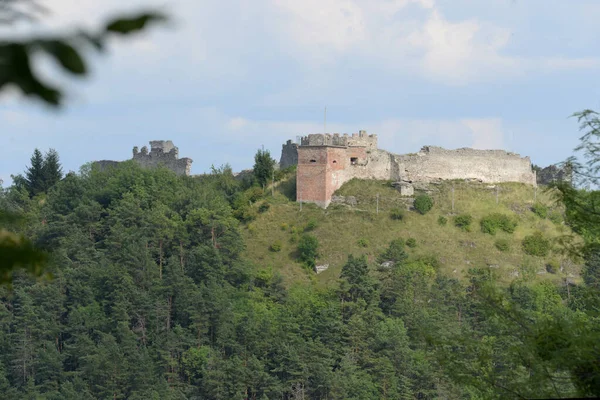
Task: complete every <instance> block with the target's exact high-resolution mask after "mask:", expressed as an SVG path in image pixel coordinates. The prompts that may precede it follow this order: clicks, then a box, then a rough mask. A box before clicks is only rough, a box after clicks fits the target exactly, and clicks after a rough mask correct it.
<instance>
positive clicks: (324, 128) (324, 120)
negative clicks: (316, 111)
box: [323, 107, 327, 133]
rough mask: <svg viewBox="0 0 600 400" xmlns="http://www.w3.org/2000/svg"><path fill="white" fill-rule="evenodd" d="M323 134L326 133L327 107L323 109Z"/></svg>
mask: <svg viewBox="0 0 600 400" xmlns="http://www.w3.org/2000/svg"><path fill="white" fill-rule="evenodd" d="M323 133H327V107H325V116H324V117H323Z"/></svg>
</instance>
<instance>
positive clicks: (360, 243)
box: [356, 238, 369, 247]
mask: <svg viewBox="0 0 600 400" xmlns="http://www.w3.org/2000/svg"><path fill="white" fill-rule="evenodd" d="M356 244H357V245H358V246H359V247H369V240H367V239H365V238H360V239H358V241H357V242H356Z"/></svg>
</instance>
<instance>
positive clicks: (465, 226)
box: [454, 214, 473, 232]
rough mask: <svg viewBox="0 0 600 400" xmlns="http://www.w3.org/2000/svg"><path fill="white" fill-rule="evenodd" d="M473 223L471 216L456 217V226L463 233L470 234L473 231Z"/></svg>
mask: <svg viewBox="0 0 600 400" xmlns="http://www.w3.org/2000/svg"><path fill="white" fill-rule="evenodd" d="M471 222H473V217H472V216H471V215H470V214H461V215H457V216H456V217H454V226H456V227H457V228H460V229H462V230H463V231H467V232H468V231H470V230H471Z"/></svg>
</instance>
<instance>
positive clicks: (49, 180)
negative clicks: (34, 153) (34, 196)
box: [42, 149, 63, 191]
mask: <svg viewBox="0 0 600 400" xmlns="http://www.w3.org/2000/svg"><path fill="white" fill-rule="evenodd" d="M42 175H43V178H44V190H45V191H47V190H48V189H50V188H51V187H52V186H54V185H56V183H57V182H58V181H60V180H61V179H62V177H63V173H62V167H61V165H60V159H59V157H58V152H57V151H56V150H54V149H50V150H48V152H47V153H46V156H45V157H44V166H43V169H42Z"/></svg>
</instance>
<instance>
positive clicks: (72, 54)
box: [33, 40, 87, 75]
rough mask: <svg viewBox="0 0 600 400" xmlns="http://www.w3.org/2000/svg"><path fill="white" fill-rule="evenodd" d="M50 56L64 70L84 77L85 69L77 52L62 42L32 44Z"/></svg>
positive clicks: (45, 41)
mask: <svg viewBox="0 0 600 400" xmlns="http://www.w3.org/2000/svg"><path fill="white" fill-rule="evenodd" d="M33 44H34V45H38V46H40V47H41V48H42V49H43V50H44V51H45V52H46V53H48V54H50V55H52V56H53V57H54V58H55V59H56V61H58V62H59V63H60V64H61V65H62V66H63V68H64V69H66V70H67V71H69V72H71V73H72V74H75V75H85V73H86V72H87V68H86V66H85V62H84V60H83V58H82V57H81V55H80V54H79V52H78V51H77V50H76V49H75V48H74V47H73V46H71V45H70V44H69V43H67V42H65V41H63V40H43V41H37V42H34V43H33Z"/></svg>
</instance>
